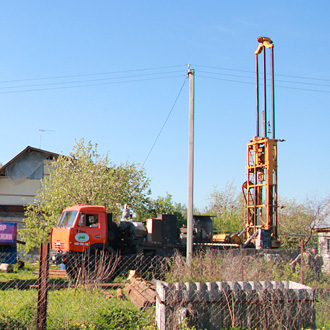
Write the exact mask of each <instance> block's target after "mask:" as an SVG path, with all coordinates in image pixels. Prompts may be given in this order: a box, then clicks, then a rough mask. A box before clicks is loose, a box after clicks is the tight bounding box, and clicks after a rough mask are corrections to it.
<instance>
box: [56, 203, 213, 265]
mask: <svg viewBox="0 0 330 330" xmlns="http://www.w3.org/2000/svg"><path fill="white" fill-rule="evenodd" d="M124 214H125V215H124ZM196 217H198V218H196V219H195V227H196V228H195V242H197V243H198V242H199V243H207V242H212V237H213V221H212V220H211V218H210V217H207V216H196ZM185 242H186V240H185V233H184V229H183V230H181V231H180V229H179V228H178V226H177V218H176V216H175V215H167V214H162V215H159V216H158V217H157V218H151V219H147V220H146V221H144V222H138V221H133V220H132V219H131V217H130V214H129V210H128V209H127V208H125V210H124V213H123V217H122V219H121V220H120V221H119V223H118V222H114V221H113V219H112V214H110V213H107V211H106V208H105V207H104V206H95V205H75V206H72V207H68V208H66V209H64V210H63V211H62V214H61V216H60V218H59V222H58V225H57V227H55V228H53V229H52V231H51V249H52V250H53V251H54V252H55V254H54V255H53V261H54V262H55V263H57V264H61V263H63V264H68V263H69V261H70V260H72V257H74V256H77V255H79V254H80V255H81V254H83V253H84V252H89V253H94V251H107V252H110V253H111V254H115V253H118V254H120V255H121V256H131V255H135V254H143V255H144V256H156V255H169V254H173V252H174V251H176V250H178V251H181V252H184V251H185V245H186V244H185Z"/></svg>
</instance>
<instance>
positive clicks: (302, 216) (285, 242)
mask: <svg viewBox="0 0 330 330" xmlns="http://www.w3.org/2000/svg"><path fill="white" fill-rule="evenodd" d="M278 204H279V205H280V207H279V210H278V230H279V235H280V240H281V246H282V247H283V248H300V246H301V240H304V245H305V246H306V245H307V244H308V245H309V246H311V245H316V243H317V239H316V238H315V237H313V236H312V235H313V229H314V227H315V226H317V225H318V223H319V221H321V220H322V219H323V217H325V216H327V215H328V214H324V210H325V208H324V207H325V206H326V205H327V204H329V198H328V199H324V200H323V201H318V200H314V199H310V198H306V199H305V201H303V202H302V203H299V202H297V200H296V199H295V198H292V199H287V198H282V199H281V200H280V202H279V203H278ZM322 216H323V217H322Z"/></svg>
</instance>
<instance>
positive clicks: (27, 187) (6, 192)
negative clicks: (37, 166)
mask: <svg viewBox="0 0 330 330" xmlns="http://www.w3.org/2000/svg"><path fill="white" fill-rule="evenodd" d="M40 187H41V182H40V180H33V179H25V180H23V181H20V182H17V183H15V182H14V181H13V180H11V179H9V178H7V177H0V205H25V204H28V203H30V202H33V200H34V196H35V195H36V192H37V191H38V190H39V189H40Z"/></svg>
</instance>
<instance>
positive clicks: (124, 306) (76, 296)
mask: <svg viewBox="0 0 330 330" xmlns="http://www.w3.org/2000/svg"><path fill="white" fill-rule="evenodd" d="M113 294H114V295H115V294H116V293H115V292H113ZM48 301H49V307H48V322H47V323H48V327H47V329H54V330H55V329H56V330H62V329H63V330H64V329H70V330H78V329H89V330H105V329H123V330H125V329H143V328H144V327H148V326H151V325H152V323H153V322H152V321H153V319H154V315H153V311H152V310H151V311H150V310H147V311H145V312H140V311H139V310H138V309H137V308H136V307H135V306H134V305H133V304H132V303H131V302H129V301H119V300H117V299H115V298H113V299H108V298H107V297H106V296H105V295H104V294H103V293H102V292H100V291H98V290H92V291H90V290H84V289H83V288H81V289H79V290H77V291H75V290H73V289H70V290H62V291H54V292H49V299H48ZM87 302H88V303H87ZM59 305H60V306H61V309H60V310H59V308H58V307H59ZM91 306H92V307H91ZM149 329H152V328H149Z"/></svg>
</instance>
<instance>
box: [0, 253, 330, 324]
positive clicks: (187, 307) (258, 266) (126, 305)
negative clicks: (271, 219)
mask: <svg viewBox="0 0 330 330" xmlns="http://www.w3.org/2000/svg"><path fill="white" fill-rule="evenodd" d="M6 258H7V259H6ZM47 258H48V259H47V263H48V262H49V268H48V267H42V266H43V265H40V261H39V262H38V263H37V264H35V265H34V264H30V263H29V262H25V264H24V262H23V261H17V260H16V256H15V258H14V257H13V258H12V259H10V258H9V259H8V255H6V256H5V255H3V254H1V253H0V260H5V261H6V263H2V264H1V265H0V269H1V267H3V269H2V271H3V272H0V329H8V330H11V329H26V330H30V329H59V330H61V329H63V330H64V329H70V330H71V329H74V330H78V329H93V330H101V329H120V328H121V329H150V330H151V329H157V328H156V325H155V324H156V322H157V326H158V328H159V329H188V328H189V327H190V328H191V327H193V326H194V327H195V328H196V329H222V328H223V329H227V328H230V327H234V326H235V327H246V328H247V329H250V328H251V329H258V330H261V329H301V327H302V326H303V327H304V328H307V327H310V328H311V329H313V328H315V306H317V308H319V310H321V309H322V313H321V314H320V313H319V312H318V309H317V311H316V314H317V317H318V319H319V320H322V322H323V324H328V323H329V321H330V320H329V317H328V315H330V307H329V300H330V299H329V296H330V293H329V289H327V288H326V287H325V288H323V289H322V290H318V291H317V292H316V293H317V297H318V300H319V301H318V302H316V300H315V299H314V298H313V296H312V293H311V292H310V291H306V292H305V291H303V290H300V289H304V287H301V288H300V289H297V288H294V289H292V288H291V289H292V290H291V291H290V290H289V291H288V292H287V291H285V290H283V289H284V288H285V285H284V284H283V285H280V284H274V283H275V282H274V280H276V281H279V280H282V279H283V280H284V279H285V277H286V275H287V271H288V269H289V270H290V271H292V272H293V273H292V274H293V275H294V276H296V278H295V279H293V280H294V281H295V282H300V279H301V269H300V267H301V266H300V264H299V263H296V264H295V265H293V266H290V261H291V260H292V259H293V258H294V255H293V253H292V252H287V253H284V254H281V255H280V254H274V255H271V256H269V255H267V256H263V255H262V254H258V253H255V252H253V253H249V252H248V251H246V252H244V253H242V252H241V251H239V250H237V251H212V252H201V253H196V255H195V256H194V258H193V262H192V266H191V268H187V266H186V263H185V258H184V257H182V256H180V255H175V256H174V257H162V256H154V257H151V256H143V255H133V256H120V255H113V254H104V253H103V252H99V253H96V254H95V253H93V254H88V253H86V254H84V255H73V256H72V259H70V260H68V261H67V263H66V265H65V269H63V268H64V266H63V265H54V264H53V263H52V261H51V257H50V256H48V257H47ZM40 260H41V259H40ZM276 265H280V267H279V268H278V269H277V270H276V271H275V268H276V267H275V266H276ZM294 268H295V269H294ZM131 270H134V277H133V279H131V280H128V277H129V276H132V272H131ZM303 272H304V273H303V274H304V279H305V280H308V281H309V282H310V283H319V282H320V281H322V280H323V279H322V278H321V279H320V274H319V273H317V274H314V273H313V271H312V270H309V269H308V267H307V265H305V266H304V268H303ZM274 274H276V276H277V278H274ZM292 274H291V275H292ZM39 275H40V276H39ZM322 276H323V275H322ZM40 278H41V279H43V280H42V282H40ZM192 279H196V280H195V281H196V282H197V283H195V284H194V283H190V284H189V282H192ZM155 280H160V281H155ZM291 280H292V279H291ZM225 281H230V282H226V283H227V286H225V284H221V283H224V282H225ZM249 281H252V282H253V283H259V284H253V283H252V282H249ZM261 281H266V282H267V283H268V284H265V285H264V287H263V286H262V284H260V283H261ZM272 281H273V282H272ZM167 282H173V283H179V284H166V283H167ZM41 283H43V285H46V289H47V299H46V301H45V300H44V299H43V301H42V302H43V304H46V310H45V311H44V313H42V310H41V311H40V303H41V301H40V300H41V297H43V296H42V294H40V290H41ZM155 283H157V286H159V285H163V286H164V287H165V289H164V290H163V291H162V290H160V291H159V290H158V289H157V292H156V285H155ZM228 283H229V284H228ZM234 283H236V284H234ZM248 283H250V284H248ZM251 283H252V284H251ZM269 283H273V284H269ZM235 285H236V286H235ZM248 285H250V287H248ZM258 285H261V287H258ZM253 288H255V289H253ZM256 288H259V289H260V290H259V289H258V290H257V289H256ZM174 289H175V290H174ZM178 289H180V290H181V291H180V290H179V291H178ZM289 289H290V285H289ZM171 290H172V291H171ZM158 291H159V292H158ZM165 291H166V292H165ZM164 292H165V293H166V294H165V293H164ZM164 295H165V296H164ZM156 304H157V307H156ZM40 313H41V318H40ZM313 313H314V314H313ZM302 320H304V322H305V323H302ZM306 320H307V321H306ZM43 321H44V323H43ZM308 322H309V323H308ZM40 324H43V327H40ZM214 324H215V325H214ZM38 326H39V327H38Z"/></svg>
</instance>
